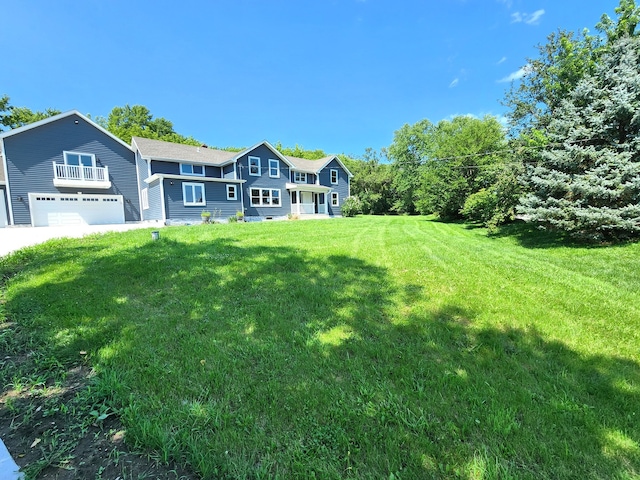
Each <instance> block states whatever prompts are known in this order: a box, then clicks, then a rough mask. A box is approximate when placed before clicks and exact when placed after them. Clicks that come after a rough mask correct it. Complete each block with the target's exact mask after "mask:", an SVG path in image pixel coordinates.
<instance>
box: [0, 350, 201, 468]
mask: <svg viewBox="0 0 640 480" xmlns="http://www.w3.org/2000/svg"><path fill="white" fill-rule="evenodd" d="M28 362H29V356H28V355H17V356H4V357H3V359H2V360H0V367H2V368H9V369H14V370H17V369H18V368H19V367H20V366H24V364H25V363H28ZM65 377H66V378H65V379H64V381H63V382H56V383H53V382H51V381H44V382H42V383H38V382H35V384H34V383H31V385H29V386H27V385H26V384H25V385H20V384H18V385H15V384H11V383H6V384H4V385H3V390H2V393H1V394H0V438H2V440H3V441H4V443H5V445H6V446H7V449H8V450H9V452H10V453H11V455H12V456H13V458H14V460H15V461H16V463H17V464H18V465H19V466H20V467H21V471H23V472H25V474H26V478H37V479H58V480H67V479H69V480H70V479H78V478H91V479H93V478H95V479H101V478H104V479H126V478H136V479H141V478H162V479H192V478H196V476H195V475H194V474H193V473H192V472H190V471H188V470H187V469H186V468H184V467H182V466H180V465H176V464H164V463H162V462H161V461H160V460H159V459H158V457H157V456H154V455H153V454H151V453H150V454H145V453H141V452H137V451H133V450H132V449H130V448H129V446H128V445H127V443H126V429H125V428H124V426H123V425H122V423H121V422H120V420H119V418H118V417H117V415H116V413H115V412H113V411H112V410H110V409H109V407H108V406H106V405H95V404H94V405H88V404H87V402H86V399H87V395H86V391H87V389H88V388H89V386H90V384H91V381H92V377H93V371H92V370H91V368H89V367H88V366H83V365H80V366H76V367H74V368H72V369H70V370H68V371H67V372H66V375H65ZM5 378H6V377H5ZM16 383H17V382H16Z"/></svg>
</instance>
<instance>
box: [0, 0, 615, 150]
mask: <svg viewBox="0 0 640 480" xmlns="http://www.w3.org/2000/svg"><path fill="white" fill-rule="evenodd" d="M617 5H618V0H598V1H585V0H422V1H419V0H408V1H402V0H396V1H391V0H282V1H280V0H272V1H271V0H270V1H267V0H263V1H249V0H211V1H208V2H205V1H191V0H182V1H172V2H168V1H164V0H158V1H153V2H146V1H144V2H143V1H136V0H130V1H127V2H124V1H120V0H109V1H104V0H82V1H81V0H77V1H67V0H57V1H56V2H50V1H45V0H34V1H25V2H23V1H10V0H5V2H3V5H2V8H1V9H2V17H3V22H2V27H1V28H0V45H1V46H2V64H1V67H0V71H1V72H2V80H1V81H0V95H1V94H7V95H9V97H10V98H11V103H12V104H13V105H16V106H26V107H29V108H31V109H34V110H42V109H45V108H47V107H51V108H57V109H59V110H62V111H67V110H73V109H76V110H79V111H80V112H82V113H85V114H87V113H88V114H91V115H92V116H94V117H95V116H106V115H108V113H109V112H110V111H111V109H112V108H113V107H114V106H123V105H125V104H127V103H128V104H130V105H134V104H141V105H145V106H147V107H148V108H149V109H150V111H151V113H152V114H153V115H154V116H155V117H165V118H167V119H168V120H170V121H172V122H173V124H174V128H175V130H176V131H177V132H178V133H181V134H183V135H192V136H194V137H195V138H197V139H199V140H201V141H203V142H205V143H207V144H209V145H215V146H220V147H223V146H249V145H253V144H255V143H257V142H259V141H262V140H268V141H270V142H272V143H275V142H278V141H280V142H282V143H283V144H284V145H285V146H294V145H295V144H298V145H301V146H303V147H304V148H307V149H322V150H325V151H326V152H330V153H347V154H351V155H354V156H359V155H361V154H362V153H363V152H364V149H365V148H366V147H372V148H374V149H379V148H381V147H385V146H388V145H389V144H390V143H391V142H392V140H393V133H394V131H395V130H397V129H398V128H400V127H401V126H402V125H403V124H405V123H414V122H416V121H418V120H421V119H423V118H427V119H429V120H430V121H432V122H434V123H435V122H438V121H439V120H441V119H447V118H450V117H451V116H453V115H458V114H471V115H476V116H483V115H485V114H492V115H497V116H501V115H503V114H504V112H505V109H504V107H503V106H502V105H501V104H500V99H501V98H502V97H503V95H504V92H505V91H506V90H507V89H508V87H509V82H508V81H507V80H508V79H509V78H511V77H513V76H514V75H516V74H517V72H518V71H519V70H520V69H521V68H522V67H523V66H524V65H525V63H526V58H527V57H531V56H534V55H536V49H535V45H537V44H539V43H544V42H545V39H546V37H547V35H549V34H550V33H551V32H554V31H556V30H557V29H559V28H562V29H565V30H573V31H581V30H582V29H583V28H589V29H590V30H591V31H595V29H594V26H595V24H596V23H597V22H598V21H599V19H600V17H601V15H602V14H603V13H607V14H608V15H609V16H611V17H614V8H615V7H616V6H617ZM516 76H517V75H516Z"/></svg>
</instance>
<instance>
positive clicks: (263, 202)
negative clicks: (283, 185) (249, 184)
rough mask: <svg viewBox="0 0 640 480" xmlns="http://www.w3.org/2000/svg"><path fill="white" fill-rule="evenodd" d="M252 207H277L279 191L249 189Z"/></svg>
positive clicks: (274, 189)
mask: <svg viewBox="0 0 640 480" xmlns="http://www.w3.org/2000/svg"><path fill="white" fill-rule="evenodd" d="M249 193H250V195H249V196H250V198H251V206H252V207H279V206H280V190H279V189H276V188H251V189H250V191H249Z"/></svg>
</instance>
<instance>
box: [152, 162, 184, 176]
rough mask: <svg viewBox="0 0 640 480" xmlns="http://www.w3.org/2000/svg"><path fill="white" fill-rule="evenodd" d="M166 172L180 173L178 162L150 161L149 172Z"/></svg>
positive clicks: (170, 173)
mask: <svg viewBox="0 0 640 480" xmlns="http://www.w3.org/2000/svg"><path fill="white" fill-rule="evenodd" d="M154 173H166V174H167V175H180V164H179V163H176V162H163V161H160V160H152V161H151V174H154Z"/></svg>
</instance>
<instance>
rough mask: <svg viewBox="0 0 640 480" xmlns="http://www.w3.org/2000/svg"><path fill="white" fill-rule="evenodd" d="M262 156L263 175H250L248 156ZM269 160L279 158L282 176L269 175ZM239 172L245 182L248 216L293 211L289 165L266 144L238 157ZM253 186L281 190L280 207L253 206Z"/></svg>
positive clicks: (282, 214)
mask: <svg viewBox="0 0 640 480" xmlns="http://www.w3.org/2000/svg"><path fill="white" fill-rule="evenodd" d="M249 156H251V157H260V166H261V169H260V170H261V175H260V176H259V177H256V176H252V175H249V159H248V157H249ZM269 160H278V162H279V164H280V178H271V177H269ZM238 174H239V176H240V178H241V179H242V180H246V183H244V184H243V186H242V189H243V194H244V205H245V215H246V216H248V217H256V216H261V217H272V216H273V217H279V216H284V215H287V214H288V213H291V196H290V195H289V193H288V191H287V188H286V184H287V182H288V181H289V180H288V179H289V178H290V172H289V166H288V165H287V164H286V163H284V162H283V161H282V160H280V159H279V158H278V156H277V155H276V154H275V153H273V152H272V151H271V149H269V148H268V147H267V146H266V145H260V146H258V147H256V148H255V149H253V150H252V151H251V152H249V153H247V154H245V155H243V156H242V157H240V158H239V159H238ZM251 188H272V189H274V188H275V189H279V190H280V201H281V206H280V207H252V206H251V191H250V190H251Z"/></svg>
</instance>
